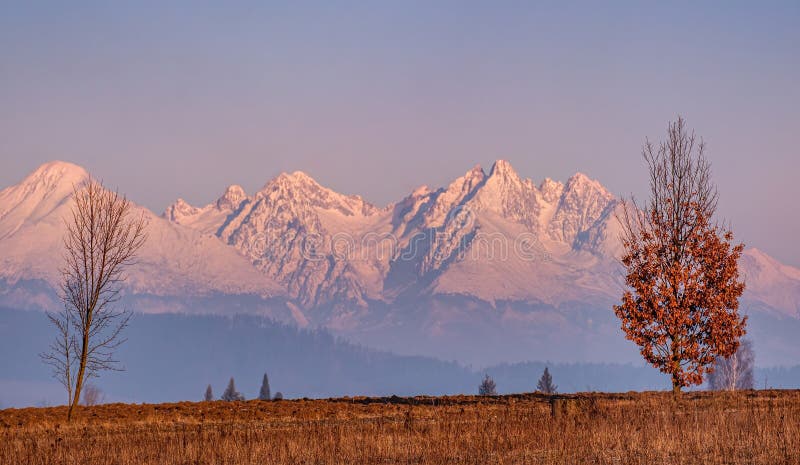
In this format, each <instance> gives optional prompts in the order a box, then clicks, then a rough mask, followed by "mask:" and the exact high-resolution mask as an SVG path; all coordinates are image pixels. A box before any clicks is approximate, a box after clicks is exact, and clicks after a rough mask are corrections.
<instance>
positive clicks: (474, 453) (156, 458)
mask: <svg viewBox="0 0 800 465" xmlns="http://www.w3.org/2000/svg"><path fill="white" fill-rule="evenodd" d="M554 405H555V408H554ZM554 415H555V416H554ZM65 417H66V408H65V407H53V408H27V409H7V410H2V411H0V464H32V465H33V464H84V463H93V464H119V465H125V464H251V463H252V464H256V463H258V464H292V465H295V464H362V463H364V464H366V463H369V464H372V463H376V464H378V463H380V464H395V463H402V464H544V463H548V464H549V463H554V464H596V463H609V464H648V465H650V464H698V463H704V464H733V463H743V464H770V465H772V464H779V463H792V464H795V463H800V391H745V392H738V393H709V392H696V393H688V394H684V395H683V396H682V397H681V398H680V399H677V400H676V399H674V398H673V397H672V395H671V394H670V393H628V394H594V393H593V394H575V395H568V396H559V400H558V401H556V402H555V404H554V403H553V402H552V399H551V398H550V397H549V396H545V395H540V394H520V395H508V396H497V397H472V396H455V397H414V398H399V397H390V398H342V399H329V400H290V401H278V402H263V401H257V400H254V401H248V402H233V403H229V402H200V403H191V402H183V403H176V404H155V405H151V404H142V405H138V404H108V405H101V406H95V407H85V408H82V409H81V410H80V411H79V412H78V417H77V419H76V420H75V421H73V422H72V423H70V424H67V423H66V421H65Z"/></svg>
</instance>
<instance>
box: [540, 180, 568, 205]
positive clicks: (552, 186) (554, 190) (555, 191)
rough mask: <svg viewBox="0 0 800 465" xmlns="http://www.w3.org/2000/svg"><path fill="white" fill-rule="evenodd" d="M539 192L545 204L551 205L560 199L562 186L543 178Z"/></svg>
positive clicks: (562, 190)
mask: <svg viewBox="0 0 800 465" xmlns="http://www.w3.org/2000/svg"><path fill="white" fill-rule="evenodd" d="M539 192H540V193H541V194H542V199H543V200H544V201H545V202H547V203H553V202H555V201H557V200H558V199H559V198H560V197H561V193H562V192H564V184H562V183H560V182H558V181H553V180H552V179H550V178H544V181H542V183H541V184H540V185H539Z"/></svg>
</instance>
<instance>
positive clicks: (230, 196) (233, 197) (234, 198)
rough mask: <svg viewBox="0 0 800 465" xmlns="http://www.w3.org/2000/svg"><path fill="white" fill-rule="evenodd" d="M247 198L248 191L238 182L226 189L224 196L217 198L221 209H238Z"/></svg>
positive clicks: (218, 206)
mask: <svg viewBox="0 0 800 465" xmlns="http://www.w3.org/2000/svg"><path fill="white" fill-rule="evenodd" d="M246 199H247V192H245V190H244V189H243V188H242V186H239V185H238V184H233V185H231V186H228V188H227V189H225V193H224V194H222V197H220V198H219V199H217V208H218V209H220V210H236V209H237V208H239V205H241V204H242V202H243V201H245V200H246Z"/></svg>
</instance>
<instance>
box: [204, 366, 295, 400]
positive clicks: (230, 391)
mask: <svg viewBox="0 0 800 465" xmlns="http://www.w3.org/2000/svg"><path fill="white" fill-rule="evenodd" d="M282 399H283V394H282V393H281V392H276V393H275V396H270V387H269V376H267V374H266V373H264V377H263V378H262V379H261V389H259V392H258V400H282ZM203 400H204V401H206V402H210V401H213V400H214V390H213V389H212V388H211V385H210V384H209V385H208V386H207V387H206V393H205V395H204V396H203ZM220 400H224V401H226V402H234V401H242V400H246V398H245V396H244V394H242V393H241V392H239V391H237V390H236V381H235V380H234V379H233V377H231V379H230V380H229V381H228V386H227V387H226V388H225V391H224V392H223V393H222V396H221V397H220Z"/></svg>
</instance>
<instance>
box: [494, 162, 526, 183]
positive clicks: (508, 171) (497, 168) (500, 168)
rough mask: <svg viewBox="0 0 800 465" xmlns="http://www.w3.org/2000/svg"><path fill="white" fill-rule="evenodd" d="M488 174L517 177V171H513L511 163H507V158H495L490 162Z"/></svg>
mask: <svg viewBox="0 0 800 465" xmlns="http://www.w3.org/2000/svg"><path fill="white" fill-rule="evenodd" d="M489 176H490V177H492V176H502V177H508V178H516V179H519V176H518V175H517V172H516V171H514V168H513V167H512V166H511V163H509V162H508V161H507V160H496V161H495V162H494V163H493V164H492V169H491V170H490V171H489Z"/></svg>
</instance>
